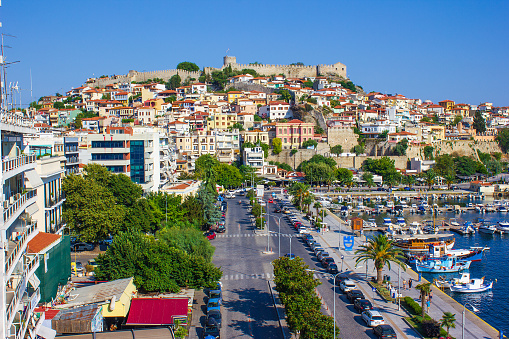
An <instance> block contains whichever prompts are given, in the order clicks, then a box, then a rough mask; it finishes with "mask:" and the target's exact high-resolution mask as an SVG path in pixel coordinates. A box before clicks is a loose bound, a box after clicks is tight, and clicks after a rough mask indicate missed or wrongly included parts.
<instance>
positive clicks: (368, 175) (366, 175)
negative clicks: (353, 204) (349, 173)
mask: <svg viewBox="0 0 509 339" xmlns="http://www.w3.org/2000/svg"><path fill="white" fill-rule="evenodd" d="M362 180H364V181H365V182H366V186H368V187H369V188H371V187H373V186H375V181H374V180H373V173H371V172H365V173H364V174H363V175H362Z"/></svg>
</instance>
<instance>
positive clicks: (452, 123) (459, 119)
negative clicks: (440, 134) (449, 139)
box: [451, 114, 463, 126]
mask: <svg viewBox="0 0 509 339" xmlns="http://www.w3.org/2000/svg"><path fill="white" fill-rule="evenodd" d="M461 120H463V117H462V116H461V115H459V114H458V115H457V116H455V117H454V120H453V121H452V122H451V125H452V126H456V125H457V124H459V123H460V122H461Z"/></svg>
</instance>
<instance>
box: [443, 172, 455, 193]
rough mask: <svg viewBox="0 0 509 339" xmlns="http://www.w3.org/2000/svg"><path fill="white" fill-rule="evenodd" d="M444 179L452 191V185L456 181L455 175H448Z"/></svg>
mask: <svg viewBox="0 0 509 339" xmlns="http://www.w3.org/2000/svg"><path fill="white" fill-rule="evenodd" d="M444 178H445V183H446V184H447V188H448V189H449V190H450V189H451V185H452V184H454V182H455V181H456V176H455V175H454V174H453V173H447V174H446V175H445V177H444Z"/></svg>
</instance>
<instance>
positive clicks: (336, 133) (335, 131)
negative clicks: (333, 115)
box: [327, 127, 357, 152]
mask: <svg viewBox="0 0 509 339" xmlns="http://www.w3.org/2000/svg"><path fill="white" fill-rule="evenodd" d="M327 141H328V142H329V145H330V146H331V147H333V146H336V145H341V146H342V147H343V151H344V152H350V150H351V149H352V147H354V146H355V145H357V134H355V133H354V132H353V129H352V128H350V127H329V128H328V129H327Z"/></svg>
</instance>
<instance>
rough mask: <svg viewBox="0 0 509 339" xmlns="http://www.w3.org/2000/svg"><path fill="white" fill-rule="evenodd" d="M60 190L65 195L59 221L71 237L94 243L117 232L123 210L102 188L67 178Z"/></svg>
mask: <svg viewBox="0 0 509 339" xmlns="http://www.w3.org/2000/svg"><path fill="white" fill-rule="evenodd" d="M62 188H63V190H64V192H65V194H66V200H65V202H64V210H63V217H64V219H65V220H66V222H67V226H69V228H70V230H71V232H72V233H73V234H76V235H79V237H80V239H81V240H83V241H91V242H98V241H101V240H104V239H106V238H107V237H108V236H109V235H110V234H116V233H117V232H118V231H119V229H120V227H121V225H122V223H123V219H124V215H125V208H124V207H123V206H122V205H118V204H117V203H116V201H115V197H114V196H113V194H111V192H110V191H109V190H108V189H107V188H106V187H104V186H101V185H100V184H99V183H98V182H97V181H95V180H86V179H85V178H84V177H82V176H78V175H74V174H71V175H68V176H66V177H65V179H64V181H63V184H62Z"/></svg>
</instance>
